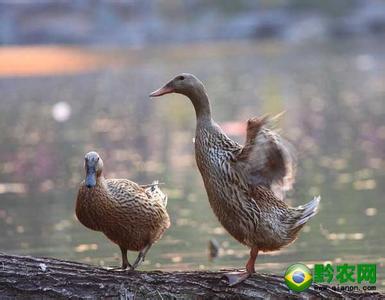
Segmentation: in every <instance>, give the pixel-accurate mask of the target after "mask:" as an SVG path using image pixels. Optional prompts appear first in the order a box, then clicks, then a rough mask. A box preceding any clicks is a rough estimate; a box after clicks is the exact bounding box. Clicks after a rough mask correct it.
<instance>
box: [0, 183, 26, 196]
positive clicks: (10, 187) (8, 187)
mask: <svg viewBox="0 0 385 300" xmlns="http://www.w3.org/2000/svg"><path fill="white" fill-rule="evenodd" d="M26 190H27V189H26V187H25V185H24V184H23V183H0V194H5V193H14V194H24V193H25V192H26Z"/></svg>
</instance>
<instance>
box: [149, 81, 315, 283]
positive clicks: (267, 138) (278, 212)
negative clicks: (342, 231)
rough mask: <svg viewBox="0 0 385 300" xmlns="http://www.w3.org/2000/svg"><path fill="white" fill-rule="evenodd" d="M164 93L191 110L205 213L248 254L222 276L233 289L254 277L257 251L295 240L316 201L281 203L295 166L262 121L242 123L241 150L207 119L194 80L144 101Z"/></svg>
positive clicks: (206, 100) (203, 95) (201, 87)
mask: <svg viewBox="0 0 385 300" xmlns="http://www.w3.org/2000/svg"><path fill="white" fill-rule="evenodd" d="M169 93H179V94H183V95H185V96H187V97H188V98H189V99H190V100H191V102H192V104H193V106H194V108H195V113H196V119H197V125H196V137H195V158H196V162H197V165H198V168H199V171H200V173H201V175H202V178H203V182H204V185H205V188H206V192H207V195H208V198H209V202H210V205H211V208H212V209H213V211H214V213H215V215H216V216H217V218H218V219H219V221H220V222H221V224H222V225H223V227H224V228H225V229H226V230H227V231H228V232H229V233H230V234H231V235H232V236H233V237H234V238H235V239H236V240H238V241H239V242H240V243H242V244H244V245H246V246H248V247H249V248H250V249H251V250H250V258H249V260H248V262H247V264H246V271H245V272H232V273H228V274H225V276H226V277H227V279H228V281H229V284H230V285H235V284H237V283H239V282H241V281H243V280H245V279H246V278H247V277H249V276H250V275H251V274H253V273H255V268H254V264H255V260H256V258H257V255H258V252H259V251H264V252H267V251H273V250H278V249H280V248H281V247H283V246H286V245H288V244H290V243H291V242H293V241H294V240H295V239H296V238H297V235H298V232H299V230H300V229H301V228H302V227H303V226H304V225H305V223H306V222H307V221H308V220H309V219H310V218H311V217H313V216H314V215H315V214H316V213H317V210H318V205H319V201H320V197H315V198H314V199H313V200H312V201H310V202H309V203H307V204H305V205H303V206H299V207H289V206H288V205H287V204H286V203H285V202H284V201H283V200H284V193H285V191H287V190H288V189H290V188H291V186H292V184H293V181H294V173H295V160H294V156H293V154H292V151H291V149H290V147H288V144H287V143H286V142H285V141H284V140H283V139H282V138H281V137H280V136H279V135H278V134H277V133H275V132H274V131H272V130H270V129H268V128H267V126H266V123H267V122H268V119H267V118H253V119H250V120H249V121H248V122H247V133H246V142H245V145H244V146H241V145H239V144H238V143H236V142H235V141H233V140H231V139H230V138H229V137H228V136H227V135H226V134H225V133H224V132H223V131H222V129H221V128H220V127H219V126H218V124H217V123H215V122H214V120H213V119H212V117H211V108H210V101H209V98H208V95H207V93H206V90H205V88H204V85H203V84H202V82H201V81H200V80H199V79H198V78H196V77H195V76H194V75H192V74H180V75H178V76H176V77H175V78H174V79H172V80H171V81H169V82H168V83H167V84H166V85H165V86H163V87H162V88H160V89H158V90H156V91H154V92H153V93H151V94H150V97H158V96H162V95H165V94H169Z"/></svg>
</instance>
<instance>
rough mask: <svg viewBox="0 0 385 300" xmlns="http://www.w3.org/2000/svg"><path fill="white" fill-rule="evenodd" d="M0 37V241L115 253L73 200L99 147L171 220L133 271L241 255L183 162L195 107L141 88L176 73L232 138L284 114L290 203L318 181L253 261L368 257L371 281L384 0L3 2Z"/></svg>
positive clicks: (384, 141) (378, 243)
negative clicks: (298, 220) (309, 210)
mask: <svg viewBox="0 0 385 300" xmlns="http://www.w3.org/2000/svg"><path fill="white" fill-rule="evenodd" d="M0 44H1V47H0V232H1V235H0V250H1V251H4V252H8V253H15V254H29V255H38V256H51V257H57V258H63V259H70V260H76V261H81V262H87V263H92V264H95V265H106V266H111V265H118V264H119V263H120V254H119V250H118V247H117V246H115V245H113V244H112V243H110V242H109V241H107V240H106V238H105V237H104V236H103V235H102V234H99V233H95V232H92V231H89V230H87V229H86V228H84V227H83V226H82V225H81V224H80V223H79V222H78V221H77V220H76V217H75V215H74V203H75V198H76V193H77V188H78V184H79V182H80V181H81V180H82V178H83V176H84V174H83V173H84V170H83V158H84V154H85V153H86V152H88V151H90V150H96V151H98V152H99V153H100V154H101V156H102V157H103V159H104V162H105V172H106V176H107V177H125V178H129V179H132V180H134V181H137V182H139V183H142V184H146V183H149V182H151V181H152V180H154V179H159V180H160V181H162V182H164V183H165V184H164V186H163V188H164V190H165V191H166V192H167V193H168V195H169V202H168V203H169V212H170V215H171V219H172V225H173V226H172V227H171V228H170V230H168V231H167V232H166V234H165V236H164V238H163V239H162V240H161V241H160V242H159V243H157V244H156V245H155V246H154V247H153V248H152V249H151V251H150V252H149V254H148V256H147V260H146V261H145V263H144V265H143V267H142V269H144V270H150V269H161V270H187V269H194V270H197V269H203V270H217V269H220V268H224V267H243V266H244V264H245V261H246V259H247V257H248V249H247V248H245V247H243V246H241V245H240V244H238V243H237V242H236V241H234V240H233V239H232V238H231V237H230V236H229V235H228V234H227V233H226V232H225V231H224V229H223V228H222V227H221V225H220V224H219V223H218V221H217V220H216V218H215V216H214V215H213V213H212V211H211V209H210V208H209V204H208V201H207V196H206V193H205V190H204V187H203V184H202V180H201V177H200V174H199V173H198V170H197V168H196V165H195V160H194V156H193V145H192V138H193V137H194V128H195V113H194V111H193V107H192V105H191V104H190V103H189V102H188V101H187V100H186V99H185V98H184V97H182V96H178V95H168V96H164V97H162V98H159V99H155V100H150V99H149V98H148V94H149V93H150V92H151V91H153V90H154V89H156V88H158V87H160V86H161V85H162V84H163V83H165V82H166V81H168V80H169V79H170V78H171V77H173V76H174V75H176V74H177V73H180V72H190V73H194V74H196V75H197V76H198V77H199V78H200V79H201V80H202V81H203V82H204V83H205V85H206V87H207V90H208V93H209V95H210V97H211V99H212V105H213V111H214V117H215V119H216V120H217V121H218V122H219V123H220V124H221V126H222V127H223V128H224V130H225V131H226V132H227V133H228V134H229V135H230V136H231V137H232V138H233V139H235V140H237V141H239V142H243V140H244V125H245V121H246V120H247V118H249V117H251V116H255V115H261V114H264V113H270V114H277V113H280V112H281V111H286V113H285V114H284V116H283V117H282V118H281V119H280V123H279V127H281V129H282V133H283V134H284V136H286V137H287V138H288V139H289V140H291V141H292V142H293V144H294V145H295V147H296V149H297V151H298V158H299V159H298V174H297V183H296V185H295V188H294V190H293V191H292V192H291V193H290V194H289V195H288V198H289V199H288V201H289V202H290V203H291V204H292V205H300V204H304V203H306V202H308V201H309V200H310V199H311V198H312V197H313V196H314V195H317V194H321V195H322V204H321V210H320V212H319V214H318V215H317V216H316V217H315V218H314V219H312V221H311V222H310V223H309V224H308V225H307V226H306V227H305V228H304V229H303V231H302V233H301V235H300V238H299V239H298V241H297V242H296V243H294V244H293V245H291V246H290V247H288V248H285V249H283V250H281V251H278V252H273V253H268V254H262V255H260V256H259V257H258V260H257V264H256V268H257V271H259V272H272V273H276V274H283V271H284V270H285V269H286V268H287V267H288V265H290V264H292V263H295V262H303V263H306V264H308V265H310V266H311V265H312V264H314V263H323V262H331V263H334V264H337V263H344V262H346V263H353V264H356V263H377V264H378V275H377V277H378V280H377V283H378V284H377V286H378V288H380V289H384V287H385V272H384V264H385V256H384V253H385V251H384V250H385V239H384V230H385V229H384V219H385V210H384V194H385V184H384V183H385V182H384V179H385V101H384V99H385V1H376V0H373V1H364V0H339V1H334V0H323V1H316V0H274V1H271V0H269V1H267V0H259V1H253V0H242V1H230V0H225V1H219V0H218V1H203V0H188V1H176V0H167V1H166V0H157V1H155V0H154V1H152V0H144V1H102V0H100V1H91V0H88V1H87V0H77V1H75V0H74V1H49V0H39V1H24V0H16V1H10V0H9V1H7V0H0ZM210 240H211V241H212V242H211V244H214V245H216V247H214V248H219V251H218V257H217V258H215V259H214V260H209V256H210V255H209V254H210V252H209V247H208V245H209V241H210ZM211 248H212V247H211ZM215 252H216V251H211V253H212V254H213V253H215ZM135 256H136V254H131V255H130V257H129V259H130V260H132V259H133V258H134V257H135Z"/></svg>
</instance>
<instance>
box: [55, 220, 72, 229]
mask: <svg viewBox="0 0 385 300" xmlns="http://www.w3.org/2000/svg"><path fill="white" fill-rule="evenodd" d="M70 226H71V222H70V221H68V220H61V221H60V222H59V223H57V224H55V225H54V228H55V230H57V231H62V230H64V229H66V228H68V227H70Z"/></svg>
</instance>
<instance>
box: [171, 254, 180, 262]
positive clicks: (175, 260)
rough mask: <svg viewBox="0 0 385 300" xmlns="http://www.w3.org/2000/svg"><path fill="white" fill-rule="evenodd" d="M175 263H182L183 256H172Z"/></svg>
mask: <svg viewBox="0 0 385 300" xmlns="http://www.w3.org/2000/svg"><path fill="white" fill-rule="evenodd" d="M171 261H172V262H173V263H180V262H181V261H182V256H174V257H172V258H171Z"/></svg>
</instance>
